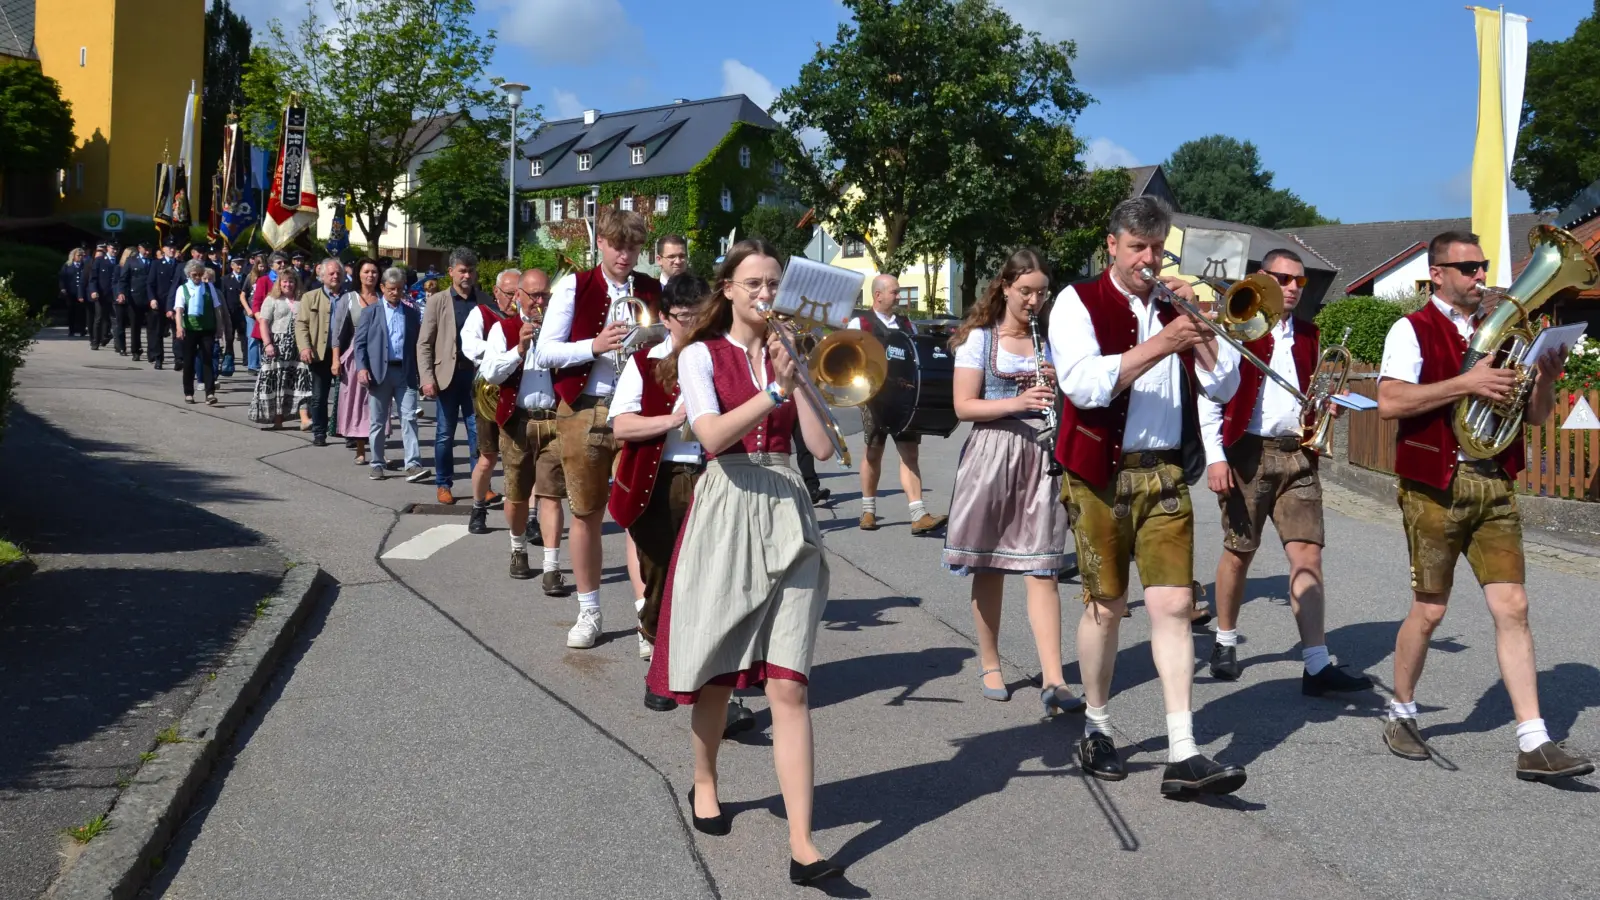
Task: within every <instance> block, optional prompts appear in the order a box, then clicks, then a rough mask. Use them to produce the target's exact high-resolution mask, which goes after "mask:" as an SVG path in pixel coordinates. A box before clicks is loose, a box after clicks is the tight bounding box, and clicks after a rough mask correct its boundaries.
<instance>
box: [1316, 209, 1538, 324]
mask: <svg viewBox="0 0 1600 900" xmlns="http://www.w3.org/2000/svg"><path fill="white" fill-rule="evenodd" d="M1551 218H1552V216H1550V215H1549V214H1548V213H1521V214H1518V215H1514V216H1512V217H1511V257H1512V260H1511V261H1512V265H1513V267H1515V266H1516V265H1517V264H1518V263H1521V262H1522V261H1524V260H1526V259H1527V258H1528V254H1529V250H1528V243H1527V241H1525V240H1523V236H1524V235H1526V234H1527V233H1528V232H1529V231H1530V230H1531V229H1532V228H1533V226H1535V225H1538V224H1541V223H1544V222H1549V221H1550V220H1551ZM1471 230H1472V220H1471V219H1470V218H1461V219H1409V220H1406V221H1400V222H1357V223H1353V224H1349V225H1316V226H1312V227H1308V228H1293V229H1290V230H1289V234H1290V236H1291V237H1293V238H1294V240H1296V241H1297V242H1299V243H1300V244H1302V245H1304V246H1305V247H1306V248H1308V249H1310V250H1313V251H1314V252H1316V253H1317V254H1318V255H1319V256H1322V257H1323V258H1324V259H1326V260H1328V261H1329V262H1331V263H1333V264H1334V266H1335V267H1336V268H1337V269H1338V276H1337V277H1336V278H1335V279H1334V280H1333V282H1332V283H1331V284H1330V285H1329V286H1328V290H1327V297H1326V299H1327V300H1328V301H1329V302H1331V301H1334V300H1337V299H1339V298H1341V297H1346V296H1365V295H1370V296H1376V297H1401V296H1406V295H1409V294H1412V293H1415V292H1416V291H1418V290H1426V289H1427V288H1426V284H1427V281H1428V264H1427V256H1428V242H1429V241H1430V240H1432V239H1433V237H1434V235H1437V234H1440V233H1442V232H1446V231H1471Z"/></svg>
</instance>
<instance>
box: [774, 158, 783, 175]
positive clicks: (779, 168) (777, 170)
mask: <svg viewBox="0 0 1600 900" xmlns="http://www.w3.org/2000/svg"><path fill="white" fill-rule="evenodd" d="M772 177H773V178H782V177H783V163H781V162H778V161H777V160H773V161H772Z"/></svg>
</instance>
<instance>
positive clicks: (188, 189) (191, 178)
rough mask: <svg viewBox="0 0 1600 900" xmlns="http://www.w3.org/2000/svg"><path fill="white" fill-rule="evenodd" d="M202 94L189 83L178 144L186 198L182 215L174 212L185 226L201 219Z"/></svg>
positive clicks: (202, 178)
mask: <svg viewBox="0 0 1600 900" xmlns="http://www.w3.org/2000/svg"><path fill="white" fill-rule="evenodd" d="M199 139H200V92H199V91H197V90H196V89H195V83H194V82H193V81H191V82H189V97H188V99H186V100H185V101H184V103H183V138H182V139H181V140H180V141H179V143H178V172H179V173H180V176H179V177H180V178H181V179H182V181H183V186H182V190H183V192H184V196H183V198H182V200H181V202H182V204H183V207H184V208H183V211H182V212H181V214H179V213H177V212H176V211H174V217H175V221H177V220H179V219H178V218H177V217H178V216H179V215H181V221H182V222H183V223H185V224H187V223H189V222H193V221H195V220H196V219H198V218H199V217H200V208H199V206H198V205H197V204H198V200H197V198H196V196H195V192H196V191H198V190H199V189H200V186H201V185H203V184H204V183H205V182H204V178H205V176H204V175H202V174H201V173H200V147H199V144H198V141H199Z"/></svg>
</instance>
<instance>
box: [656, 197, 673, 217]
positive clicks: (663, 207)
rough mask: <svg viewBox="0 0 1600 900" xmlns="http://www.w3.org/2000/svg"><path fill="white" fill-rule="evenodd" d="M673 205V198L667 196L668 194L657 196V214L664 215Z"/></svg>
mask: <svg viewBox="0 0 1600 900" xmlns="http://www.w3.org/2000/svg"><path fill="white" fill-rule="evenodd" d="M671 205H672V198H671V197H669V196H667V195H666V194H657V195H656V212H658V213H664V212H666V211H667V208H668V207H670V206H671Z"/></svg>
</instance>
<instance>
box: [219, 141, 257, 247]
mask: <svg viewBox="0 0 1600 900" xmlns="http://www.w3.org/2000/svg"><path fill="white" fill-rule="evenodd" d="M252 156H253V154H252V153H251V152H250V146H249V145H248V144H246V143H244V136H243V134H242V133H241V132H240V129H239V123H238V121H237V120H235V119H234V118H233V117H232V116H229V117H228V124H227V125H226V126H224V128H223V130H222V159H221V160H220V161H219V162H218V164H217V168H218V171H217V193H218V195H219V196H218V197H217V198H216V199H215V200H213V202H212V206H211V210H212V212H211V217H212V220H213V223H214V224H213V226H212V227H213V230H214V231H215V233H216V236H217V237H220V238H221V239H222V240H223V241H225V242H226V243H227V244H228V245H229V246H232V245H233V243H234V242H235V241H237V240H238V239H239V235H241V234H243V233H244V230H245V229H246V228H249V227H250V226H251V225H252V224H253V223H254V222H255V218H256V215H255V205H254V204H253V203H251V202H250V195H249V193H248V190H247V189H248V188H249V186H250V184H251V176H250V159H251V157H252Z"/></svg>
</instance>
